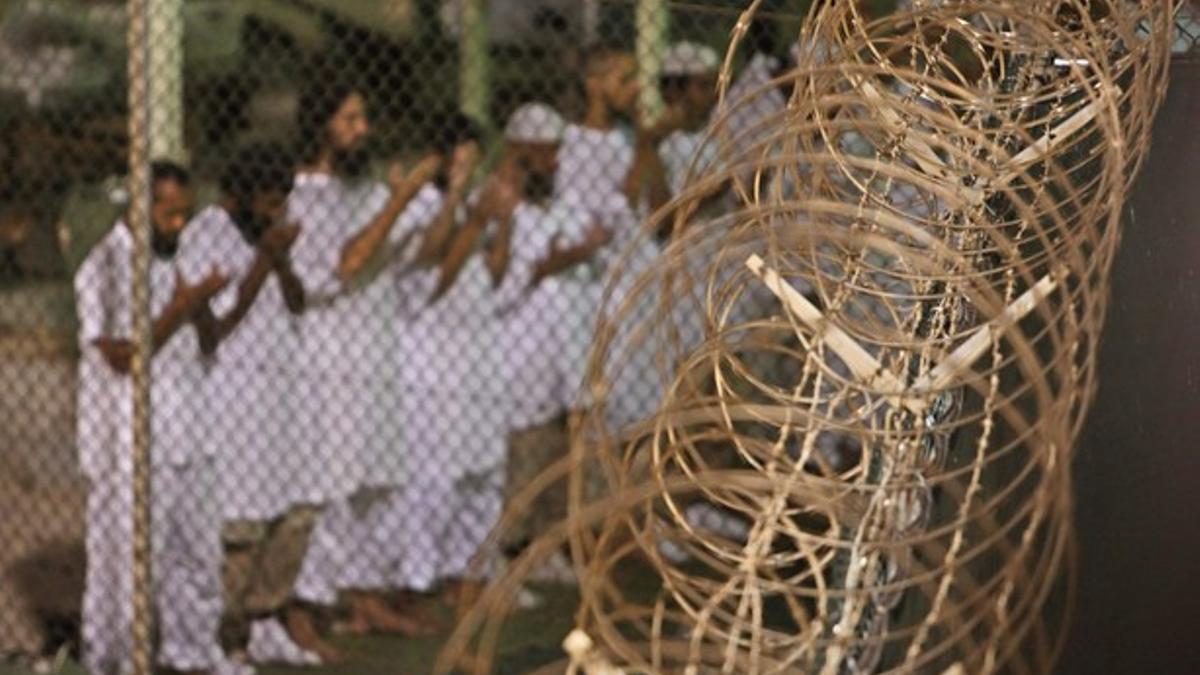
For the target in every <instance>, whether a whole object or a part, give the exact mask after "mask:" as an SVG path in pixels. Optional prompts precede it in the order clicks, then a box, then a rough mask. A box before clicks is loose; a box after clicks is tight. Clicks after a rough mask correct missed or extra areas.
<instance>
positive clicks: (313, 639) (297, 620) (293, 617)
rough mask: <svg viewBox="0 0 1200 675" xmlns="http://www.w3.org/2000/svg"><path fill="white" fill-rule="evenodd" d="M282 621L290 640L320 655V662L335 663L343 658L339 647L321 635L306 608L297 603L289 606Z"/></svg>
mask: <svg viewBox="0 0 1200 675" xmlns="http://www.w3.org/2000/svg"><path fill="white" fill-rule="evenodd" d="M284 622H285V624H286V625H287V631H288V634H289V635H290V636H291V637H292V641H293V642H295V643H296V644H297V645H299V646H300V647H302V648H304V649H307V650H308V651H310V652H312V653H314V654H316V655H317V656H319V657H321V663H324V664H337V663H341V662H342V661H343V660H345V655H344V654H342V652H341V650H340V649H338V648H337V647H334V646H333V645H332V644H330V643H329V642H328V641H327V640H325V638H323V637H321V633H320V632H319V631H318V630H317V624H316V622H315V621H314V620H313V616H312V613H310V612H309V611H308V610H307V609H305V608H303V607H300V606H298V605H293V606H291V607H289V608H288V609H287V611H286V612H285V613H284Z"/></svg>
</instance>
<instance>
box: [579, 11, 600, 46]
mask: <svg viewBox="0 0 1200 675" xmlns="http://www.w3.org/2000/svg"><path fill="white" fill-rule="evenodd" d="M582 2H583V46H584V47H592V46H595V44H596V43H597V42H599V41H600V0H582Z"/></svg>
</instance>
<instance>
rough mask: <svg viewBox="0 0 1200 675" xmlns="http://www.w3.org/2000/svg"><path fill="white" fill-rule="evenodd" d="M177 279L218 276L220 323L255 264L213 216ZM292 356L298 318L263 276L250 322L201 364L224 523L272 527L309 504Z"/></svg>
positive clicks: (308, 454)
mask: <svg viewBox="0 0 1200 675" xmlns="http://www.w3.org/2000/svg"><path fill="white" fill-rule="evenodd" d="M181 250H182V251H183V252H184V253H185V255H184V256H183V259H184V260H185V261H186V264H185V265H184V266H183V270H182V271H183V275H184V278H185V279H187V281H188V282H189V283H196V282H197V281H198V280H199V279H201V278H203V276H204V275H206V274H208V273H209V271H210V270H213V269H216V270H218V271H219V272H220V273H221V274H224V275H225V276H227V277H228V278H229V279H230V282H229V286H228V287H226V290H225V291H224V292H222V293H221V294H219V295H218V296H217V297H216V298H214V300H213V302H212V304H211V307H212V310H213V312H214V313H215V314H216V315H217V316H218V317H222V316H225V315H226V314H228V313H229V312H230V311H232V310H233V308H234V307H235V306H236V304H237V298H238V287H239V286H240V284H241V283H242V281H243V280H244V279H245V277H246V275H247V274H249V272H250V269H251V267H252V266H253V265H254V262H255V259H256V258H257V256H258V247H257V245H256V244H255V243H254V242H251V241H249V240H248V239H246V237H245V236H243V234H242V232H241V230H240V229H239V228H238V226H237V224H236V223H234V222H233V219H232V218H230V216H229V214H228V212H226V211H225V209H223V208H221V207H219V206H210V207H208V208H207V209H205V210H203V211H201V212H200V213H199V214H198V215H197V216H196V217H195V218H194V219H193V220H192V222H191V224H189V225H188V228H187V230H185V233H184V237H183V240H182V242H181ZM299 349H300V317H298V316H296V315H294V314H292V313H291V312H290V311H289V310H288V308H287V305H286V303H285V302H284V298H283V291H282V288H281V286H280V283H279V278H278V276H277V275H276V274H275V273H274V272H271V274H270V275H269V276H268V277H267V280H266V282H265V283H264V284H263V287H262V290H261V291H259V294H258V296H257V298H255V301H254V304H253V305H252V306H251V307H250V310H249V312H248V313H247V314H246V316H245V317H243V319H242V320H241V322H239V323H238V325H237V326H236V327H235V328H234V330H233V332H232V333H230V334H229V335H228V336H227V337H226V338H225V339H224V340H223V341H222V342H221V345H220V348H219V349H218V351H217V354H216V355H215V357H214V358H211V359H209V360H208V364H207V365H208V368H207V373H206V375H207V377H206V378H205V385H206V386H207V388H208V392H207V394H206V399H207V400H208V401H209V402H210V405H209V408H210V413H211V424H209V425H208V429H209V433H208V434H207V435H206V437H207V438H208V439H209V440H210V441H211V442H213V443H214V444H215V445H216V447H217V450H218V452H219V453H220V455H219V463H218V465H219V467H220V473H221V477H222V483H223V484H222V486H221V487H222V490H223V498H222V500H221V502H222V505H223V507H224V514H225V518H227V519H230V520H258V521H264V520H270V519H273V518H276V517H278V516H280V515H282V514H283V513H285V512H286V511H287V510H288V509H289V508H290V507H291V506H293V505H295V504H297V503H302V502H304V501H306V500H307V499H309V498H310V497H311V495H309V494H308V493H307V488H306V487H305V485H304V481H305V479H306V478H307V475H308V474H307V472H309V471H313V470H314V467H311V466H309V463H310V460H311V459H312V457H313V450H312V449H311V448H310V447H309V446H310V445H311V443H310V441H309V439H307V438H305V437H304V436H303V435H302V434H301V433H300V429H301V422H300V420H299V419H298V416H299V414H300V402H301V401H300V395H301V390H300V386H299V385H300V383H301V382H300V379H299V377H298V373H297V372H296V369H295V359H296V355H297V353H298V351H299Z"/></svg>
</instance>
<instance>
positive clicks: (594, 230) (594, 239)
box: [583, 223, 613, 248]
mask: <svg viewBox="0 0 1200 675" xmlns="http://www.w3.org/2000/svg"><path fill="white" fill-rule="evenodd" d="M612 240H613V232H612V230H610V229H608V228H607V227H605V226H603V225H601V224H600V223H592V224H591V225H590V226H588V229H587V230H586V231H585V232H584V233H583V243H584V245H585V246H587V247H589V248H600V247H601V246H605V245H607V244H608V243H609V242H610V241H612Z"/></svg>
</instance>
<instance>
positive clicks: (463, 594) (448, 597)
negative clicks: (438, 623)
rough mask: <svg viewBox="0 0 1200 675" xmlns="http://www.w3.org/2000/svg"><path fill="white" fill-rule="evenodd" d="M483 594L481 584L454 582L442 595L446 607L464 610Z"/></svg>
mask: <svg viewBox="0 0 1200 675" xmlns="http://www.w3.org/2000/svg"><path fill="white" fill-rule="evenodd" d="M482 594H483V584H482V583H480V582H478V581H465V580H463V581H456V582H454V583H453V584H452V585H451V586H450V587H448V588H447V589H446V591H445V593H443V594H442V602H444V603H446V606H447V607H450V608H451V609H457V610H466V609H467V608H469V607H470V606H471V605H472V604H474V603H475V601H476V600H478V599H479V596H480V595H482Z"/></svg>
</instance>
